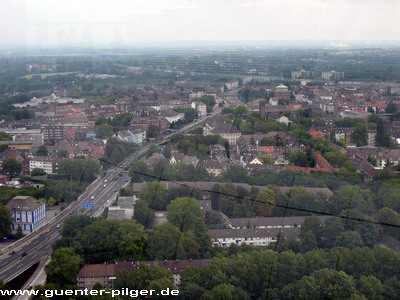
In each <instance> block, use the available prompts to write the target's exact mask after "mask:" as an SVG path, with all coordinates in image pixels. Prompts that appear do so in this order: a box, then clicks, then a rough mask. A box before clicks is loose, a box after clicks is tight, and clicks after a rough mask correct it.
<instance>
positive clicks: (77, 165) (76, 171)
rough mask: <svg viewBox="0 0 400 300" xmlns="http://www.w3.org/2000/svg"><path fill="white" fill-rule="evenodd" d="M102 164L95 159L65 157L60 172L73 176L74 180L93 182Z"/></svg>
mask: <svg viewBox="0 0 400 300" xmlns="http://www.w3.org/2000/svg"><path fill="white" fill-rule="evenodd" d="M99 171H100V165H99V163H98V162H97V161H95V160H86V159H64V160H62V161H61V162H60V165H59V168H58V174H60V175H66V176H71V179H72V180H76V181H83V182H92V181H93V180H95V179H96V178H97V175H98V174H99Z"/></svg>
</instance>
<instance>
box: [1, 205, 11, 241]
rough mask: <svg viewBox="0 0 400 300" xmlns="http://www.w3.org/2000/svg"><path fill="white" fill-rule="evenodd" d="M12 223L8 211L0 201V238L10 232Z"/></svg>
mask: <svg viewBox="0 0 400 300" xmlns="http://www.w3.org/2000/svg"><path fill="white" fill-rule="evenodd" d="M12 223H13V221H12V218H11V214H10V211H9V210H8V208H7V207H5V206H4V205H3V204H1V203H0V240H2V239H3V237H5V236H8V235H9V234H10V233H11V225H12Z"/></svg>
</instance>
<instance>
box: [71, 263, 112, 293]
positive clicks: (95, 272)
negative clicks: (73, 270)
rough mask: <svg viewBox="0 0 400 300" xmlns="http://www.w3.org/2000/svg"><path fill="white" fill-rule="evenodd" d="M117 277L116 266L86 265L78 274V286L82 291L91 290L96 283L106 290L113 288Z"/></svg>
mask: <svg viewBox="0 0 400 300" xmlns="http://www.w3.org/2000/svg"><path fill="white" fill-rule="evenodd" d="M113 276H115V265H114V264H110V265H108V264H101V265H100V264H97V265H85V266H83V267H82V268H81V269H80V270H79V272H78V274H76V282H77V286H78V288H80V289H86V288H87V289H89V290H91V289H92V288H93V286H94V285H95V284H96V283H99V284H101V286H102V287H104V288H106V289H111V288H112V280H111V279H110V278H112V277H113Z"/></svg>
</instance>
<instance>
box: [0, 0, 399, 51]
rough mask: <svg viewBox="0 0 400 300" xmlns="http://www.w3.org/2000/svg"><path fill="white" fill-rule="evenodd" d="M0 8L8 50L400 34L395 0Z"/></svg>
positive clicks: (44, 2)
mask: <svg viewBox="0 0 400 300" xmlns="http://www.w3.org/2000/svg"><path fill="white" fill-rule="evenodd" d="M0 10H1V11H2V12H3V14H2V18H0V25H1V26H0V40H1V43H0V48H3V49H4V48H15V47H28V48H31V47H42V48H49V47H50V48H53V47H65V46H70V47H87V48H96V47H108V48H126V47H128V48H129V47H134V46H148V45H152V44H160V43H161V44H173V43H176V42H179V43H207V42H209V43H214V42H215V43H216V42H218V43H232V42H236V43H239V42H240V43H242V44H246V43H254V42H264V43H265V42H269V43H271V42H274V41H281V42H282V41H312V42H315V41H317V42H318V41H322V42H326V41H339V42H340V43H343V44H346V43H348V42H350V41H371V42H372V41H385V42H387V43H390V42H391V41H398V39H399V38H400V19H399V18H397V16H398V15H400V14H399V12H400V3H399V2H397V1H394V0H383V1H382V0H381V1H377V0H369V1H361V0H347V1H346V0H331V1H326V0H304V1H295V0H281V1H277V0H269V1H268V0H242V1H241V0H230V1H228V0H219V1H211V0H203V1H195V0H169V1H165V0H164V1H162V0H149V1H146V2H143V1H136V0H131V1H127V0H116V1H113V2H109V1H102V0H97V1H94V0H87V1H84V2H82V1H77V0H69V1H65V0H62V1H50V0H34V1H31V0H30V1H27V0H12V1H4V2H2V3H0ZM372 43H373V42H372Z"/></svg>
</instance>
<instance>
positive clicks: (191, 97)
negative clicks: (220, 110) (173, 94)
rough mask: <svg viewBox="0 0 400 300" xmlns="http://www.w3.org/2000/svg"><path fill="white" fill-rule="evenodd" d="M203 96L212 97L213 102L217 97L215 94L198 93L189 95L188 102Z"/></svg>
mask: <svg viewBox="0 0 400 300" xmlns="http://www.w3.org/2000/svg"><path fill="white" fill-rule="evenodd" d="M203 96H211V97H214V100H217V95H216V94H207V93H204V92H198V93H192V94H190V95H189V100H190V101H193V100H195V99H198V98H201V97H203Z"/></svg>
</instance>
